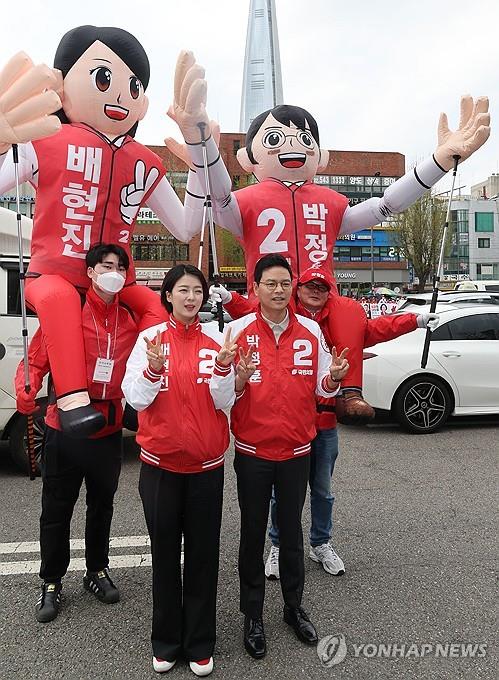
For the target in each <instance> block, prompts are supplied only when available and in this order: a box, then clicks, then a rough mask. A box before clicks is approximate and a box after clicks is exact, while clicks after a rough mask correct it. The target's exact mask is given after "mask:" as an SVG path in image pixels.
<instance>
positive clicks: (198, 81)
mask: <svg viewBox="0 0 499 680" xmlns="http://www.w3.org/2000/svg"><path fill="white" fill-rule="evenodd" d="M206 90H207V85H206V80H205V79H204V68H203V67H202V66H200V65H199V64H196V60H195V58H194V55H193V53H192V52H186V51H185V50H183V51H182V52H181V53H180V55H179V57H178V59H177V66H176V68H175V86H174V96H173V104H172V106H171V107H170V109H169V111H168V115H169V116H170V118H172V119H173V120H174V121H176V123H177V125H178V126H179V128H180V130H181V132H182V135H183V137H184V139H185V141H186V142H187V143H188V144H199V142H200V141H201V132H200V129H199V123H204V124H205V129H204V132H205V136H206V139H208V137H209V136H210V134H211V126H210V119H209V118H208V114H207V113H206Z"/></svg>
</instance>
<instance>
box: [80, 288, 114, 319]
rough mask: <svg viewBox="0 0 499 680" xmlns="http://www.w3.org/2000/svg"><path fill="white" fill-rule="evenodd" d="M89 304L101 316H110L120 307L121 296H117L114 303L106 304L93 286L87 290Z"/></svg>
mask: <svg viewBox="0 0 499 680" xmlns="http://www.w3.org/2000/svg"><path fill="white" fill-rule="evenodd" d="M87 302H88V303H90V306H91V307H92V309H93V310H95V311H96V312H98V314H99V316H109V314H111V313H113V312H114V310H115V309H116V308H117V307H118V305H119V295H115V296H114V299H113V301H112V302H109V303H107V302H104V300H103V299H102V298H101V297H99V296H98V295H97V293H96V292H95V290H94V289H93V286H92V284H90V287H89V288H88V290H87Z"/></svg>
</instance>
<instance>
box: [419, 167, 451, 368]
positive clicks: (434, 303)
mask: <svg viewBox="0 0 499 680" xmlns="http://www.w3.org/2000/svg"><path fill="white" fill-rule="evenodd" d="M452 158H453V159H454V168H453V170H452V186H451V190H450V194H449V202H448V203H447V212H446V215H445V224H444V230H443V233H442V243H441V244H440V255H439V258H438V267H437V271H436V272H435V274H434V276H433V293H432V296H431V303H430V314H433V313H434V312H435V310H436V308H437V300H438V284H439V283H440V272H441V271H442V266H443V262H444V252H445V242H446V240H447V229H448V228H449V218H450V210H451V204H452V196H453V194H454V185H455V183H456V174H457V164H458V163H459V159H460V158H461V156H458V155H457V154H456V155H454V156H452ZM458 247H459V245H458ZM430 341H431V329H430V328H427V329H426V336H425V340H424V347H423V356H422V357H421V368H426V364H427V363H428V354H429V352H430Z"/></svg>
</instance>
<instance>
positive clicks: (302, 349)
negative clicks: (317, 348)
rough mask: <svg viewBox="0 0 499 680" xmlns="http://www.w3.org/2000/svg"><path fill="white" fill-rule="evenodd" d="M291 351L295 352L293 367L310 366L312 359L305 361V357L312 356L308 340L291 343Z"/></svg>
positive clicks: (310, 344)
mask: <svg viewBox="0 0 499 680" xmlns="http://www.w3.org/2000/svg"><path fill="white" fill-rule="evenodd" d="M293 349H295V350H297V351H296V352H295V359H294V365H295V366H312V359H307V357H311V356H312V343H311V342H310V340H295V341H294V342H293Z"/></svg>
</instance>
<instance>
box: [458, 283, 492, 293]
mask: <svg viewBox="0 0 499 680" xmlns="http://www.w3.org/2000/svg"><path fill="white" fill-rule="evenodd" d="M454 290H459V291H463V293H466V292H469V291H473V290H479V291H485V292H487V293H499V281H458V282H457V283H456V285H455V286H454Z"/></svg>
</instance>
